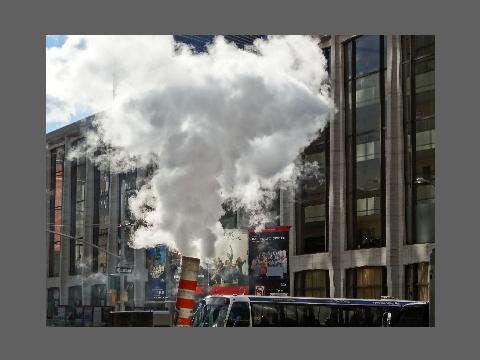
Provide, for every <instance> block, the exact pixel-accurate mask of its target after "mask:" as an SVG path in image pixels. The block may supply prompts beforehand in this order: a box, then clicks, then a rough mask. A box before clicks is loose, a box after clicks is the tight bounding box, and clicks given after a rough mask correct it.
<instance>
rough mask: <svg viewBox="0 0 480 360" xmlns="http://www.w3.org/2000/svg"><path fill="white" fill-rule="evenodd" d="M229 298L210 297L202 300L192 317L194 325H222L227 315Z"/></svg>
mask: <svg viewBox="0 0 480 360" xmlns="http://www.w3.org/2000/svg"><path fill="white" fill-rule="evenodd" d="M229 304H230V301H229V299H226V298H210V299H207V300H206V301H202V302H201V303H200V304H199V306H198V308H197V310H196V311H195V314H194V316H193V319H192V326H194V327H222V326H224V324H225V317H226V316H227V311H228V305H229Z"/></svg>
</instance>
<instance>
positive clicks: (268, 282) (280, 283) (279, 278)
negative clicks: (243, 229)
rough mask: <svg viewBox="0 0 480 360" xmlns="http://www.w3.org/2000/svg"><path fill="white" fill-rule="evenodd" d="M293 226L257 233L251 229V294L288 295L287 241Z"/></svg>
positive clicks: (249, 267) (249, 260)
mask: <svg viewBox="0 0 480 360" xmlns="http://www.w3.org/2000/svg"><path fill="white" fill-rule="evenodd" d="M289 230H290V226H277V227H272V228H266V229H262V230H259V231H256V230H255V229H254V228H252V229H249V234H248V238H249V241H248V269H249V278H250V288H249V291H250V294H252V295H260V296H261V295H273V294H277V293H284V294H288V293H289V291H290V281H289V269H288V238H289Z"/></svg>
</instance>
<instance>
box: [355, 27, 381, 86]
mask: <svg viewBox="0 0 480 360" xmlns="http://www.w3.org/2000/svg"><path fill="white" fill-rule="evenodd" d="M355 45H356V58H355V66H356V76H357V77H358V76H360V75H364V74H368V73H371V72H373V71H377V70H378V69H379V67H380V37H379V36H378V35H374V36H361V37H359V38H358V39H356V40H355Z"/></svg>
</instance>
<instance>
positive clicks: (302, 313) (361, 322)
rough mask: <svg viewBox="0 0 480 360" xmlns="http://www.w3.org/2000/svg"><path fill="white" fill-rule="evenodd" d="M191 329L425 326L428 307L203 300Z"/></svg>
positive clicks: (308, 300) (271, 298) (226, 298)
mask: <svg viewBox="0 0 480 360" xmlns="http://www.w3.org/2000/svg"><path fill="white" fill-rule="evenodd" d="M425 319H426V321H425ZM192 326H194V327H224V326H225V327H298V326H302V327H317V326H325V327H375V326H376V327H395V326H428V303H425V302H423V303H420V302H414V301H406V300H390V299H388V300H386V299H381V300H364V299H332V298H327V299H320V298H305V297H288V296H249V295H242V296H235V295H232V296H207V297H206V298H205V299H203V300H202V301H201V302H200V303H199V304H198V306H197V308H196V310H195V313H194V316H193V319H192Z"/></svg>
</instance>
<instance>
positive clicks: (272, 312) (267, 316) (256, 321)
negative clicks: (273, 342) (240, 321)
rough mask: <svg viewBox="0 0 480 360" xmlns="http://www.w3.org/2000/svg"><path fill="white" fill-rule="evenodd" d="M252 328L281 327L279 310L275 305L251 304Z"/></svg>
mask: <svg viewBox="0 0 480 360" xmlns="http://www.w3.org/2000/svg"><path fill="white" fill-rule="evenodd" d="M250 305H251V308H252V321H253V326H260V327H262V326H268V327H272V326H281V322H280V309H279V307H278V305H276V304H269V303H251V304H250Z"/></svg>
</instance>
